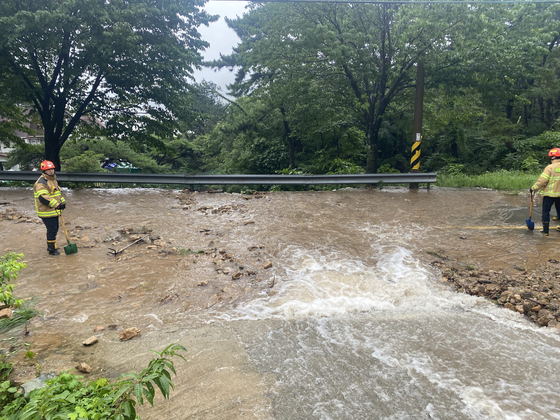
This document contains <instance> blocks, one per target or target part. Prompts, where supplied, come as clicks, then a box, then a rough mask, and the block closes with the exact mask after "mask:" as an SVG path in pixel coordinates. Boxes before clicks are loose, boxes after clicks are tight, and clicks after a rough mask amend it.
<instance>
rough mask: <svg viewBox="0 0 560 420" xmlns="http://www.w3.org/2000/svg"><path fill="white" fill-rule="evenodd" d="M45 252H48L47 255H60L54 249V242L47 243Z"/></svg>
mask: <svg viewBox="0 0 560 420" xmlns="http://www.w3.org/2000/svg"><path fill="white" fill-rule="evenodd" d="M47 251H49V255H60V252H58V249H56V241H47Z"/></svg>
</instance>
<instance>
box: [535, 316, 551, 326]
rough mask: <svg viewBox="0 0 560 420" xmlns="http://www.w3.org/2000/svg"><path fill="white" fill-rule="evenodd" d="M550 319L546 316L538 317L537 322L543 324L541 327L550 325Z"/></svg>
mask: <svg viewBox="0 0 560 420" xmlns="http://www.w3.org/2000/svg"><path fill="white" fill-rule="evenodd" d="M549 321H550V319H548V318H546V317H542V318H537V323H538V324H539V325H540V326H541V327H545V326H547V325H548V323H549Z"/></svg>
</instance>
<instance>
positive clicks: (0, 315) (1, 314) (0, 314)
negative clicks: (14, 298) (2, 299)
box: [0, 308, 13, 319]
mask: <svg viewBox="0 0 560 420" xmlns="http://www.w3.org/2000/svg"><path fill="white" fill-rule="evenodd" d="M12 315H13V311H12V309H11V308H5V309H2V310H1V311H0V319H4V318H11V317H12Z"/></svg>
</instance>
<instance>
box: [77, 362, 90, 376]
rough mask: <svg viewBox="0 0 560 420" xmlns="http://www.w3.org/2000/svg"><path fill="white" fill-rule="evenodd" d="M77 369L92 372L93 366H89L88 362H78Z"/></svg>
mask: <svg viewBox="0 0 560 420" xmlns="http://www.w3.org/2000/svg"><path fill="white" fill-rule="evenodd" d="M76 370H79V371H80V372H83V373H91V368H90V367H89V365H88V364H87V363H83V362H82V363H78V365H77V366H76Z"/></svg>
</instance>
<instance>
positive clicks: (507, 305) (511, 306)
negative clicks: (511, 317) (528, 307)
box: [504, 302, 516, 312]
mask: <svg viewBox="0 0 560 420" xmlns="http://www.w3.org/2000/svg"><path fill="white" fill-rule="evenodd" d="M504 308H506V309H509V310H510V311H514V312H516V309H515V306H513V305H512V304H511V303H509V302H507V303H506V304H505V305H504Z"/></svg>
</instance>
